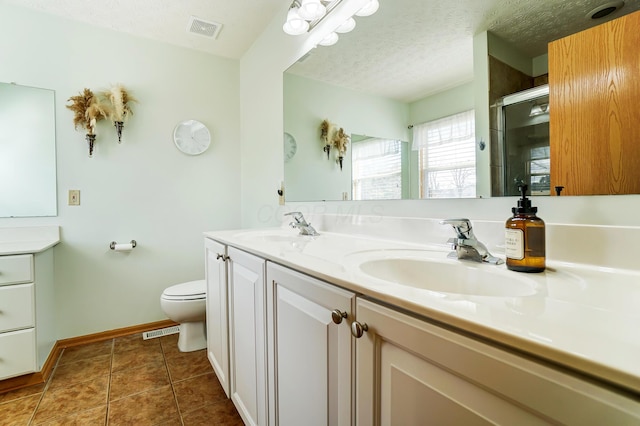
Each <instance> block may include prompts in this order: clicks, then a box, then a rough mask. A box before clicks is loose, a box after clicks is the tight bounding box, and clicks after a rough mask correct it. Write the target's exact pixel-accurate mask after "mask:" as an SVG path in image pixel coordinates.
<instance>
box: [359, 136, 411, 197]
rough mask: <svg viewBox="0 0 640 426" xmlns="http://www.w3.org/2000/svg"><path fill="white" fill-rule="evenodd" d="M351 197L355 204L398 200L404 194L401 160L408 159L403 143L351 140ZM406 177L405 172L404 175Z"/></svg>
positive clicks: (377, 139) (378, 139)
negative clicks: (362, 201) (357, 202)
mask: <svg viewBox="0 0 640 426" xmlns="http://www.w3.org/2000/svg"><path fill="white" fill-rule="evenodd" d="M352 140H353V142H352V152H351V155H352V157H351V162H352V163H351V164H352V174H353V176H352V184H353V192H352V194H353V195H352V196H353V199H354V200H399V199H401V198H402V192H403V184H402V182H403V180H404V181H406V179H403V170H405V171H406V170H407V168H406V167H404V168H403V167H402V165H403V158H406V157H407V153H406V149H403V148H406V147H405V146H404V145H406V144H405V143H403V142H402V141H399V140H390V139H380V138H367V139H364V140H360V141H355V140H354V139H353V138H352ZM403 154H404V155H403ZM405 173H406V172H405Z"/></svg>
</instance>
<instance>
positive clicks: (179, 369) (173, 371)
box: [167, 349, 213, 382]
mask: <svg viewBox="0 0 640 426" xmlns="http://www.w3.org/2000/svg"><path fill="white" fill-rule="evenodd" d="M167 367H169V374H170V376H171V381H172V382H178V381H180V380H184V379H188V378H190V377H195V376H200V375H202V374H206V373H210V372H212V371H213V368H212V367H211V364H210V363H209V359H208V358H207V351H206V349H203V350H200V351H195V352H182V353H180V354H178V355H175V356H172V357H170V358H167Z"/></svg>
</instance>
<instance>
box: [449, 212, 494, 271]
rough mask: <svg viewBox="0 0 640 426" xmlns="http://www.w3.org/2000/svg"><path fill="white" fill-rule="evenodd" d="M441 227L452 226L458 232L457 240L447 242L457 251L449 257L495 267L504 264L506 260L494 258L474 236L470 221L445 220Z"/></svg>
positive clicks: (452, 239)
mask: <svg viewBox="0 0 640 426" xmlns="http://www.w3.org/2000/svg"><path fill="white" fill-rule="evenodd" d="M440 224H441V225H451V226H452V227H453V230H454V231H456V237H455V238H449V240H448V241H447V242H448V243H451V244H452V245H453V249H454V250H455V251H453V252H451V253H449V257H452V258H457V259H469V260H475V261H476V262H487V263H491V264H494V265H500V264H502V263H504V260H502V259H500V258H498V257H495V256H493V255H492V254H491V253H489V250H487V247H486V246H485V245H484V244H482V243H481V242H480V241H478V239H477V238H476V236H475V235H474V234H473V228H472V226H471V221H470V220H469V219H445V220H443V221H441V222H440Z"/></svg>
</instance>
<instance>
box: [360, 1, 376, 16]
mask: <svg viewBox="0 0 640 426" xmlns="http://www.w3.org/2000/svg"><path fill="white" fill-rule="evenodd" d="M379 7H380V3H378V0H369V3H367V4H366V5H365V6H364V7H363V8H362V9H360V10H359V11H357V12H356V16H370V15H373V14H374V13H376V11H377V10H378V8H379Z"/></svg>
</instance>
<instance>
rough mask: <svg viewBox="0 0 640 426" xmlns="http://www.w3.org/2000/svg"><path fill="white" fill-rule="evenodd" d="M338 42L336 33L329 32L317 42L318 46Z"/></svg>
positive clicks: (331, 44)
mask: <svg viewBox="0 0 640 426" xmlns="http://www.w3.org/2000/svg"><path fill="white" fill-rule="evenodd" d="M337 42H338V34H336V33H330V34H328V35H326V36H325V38H323V39H322V40H320V42H319V43H318V44H319V45H320V46H333V45H334V44H336V43H337Z"/></svg>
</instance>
